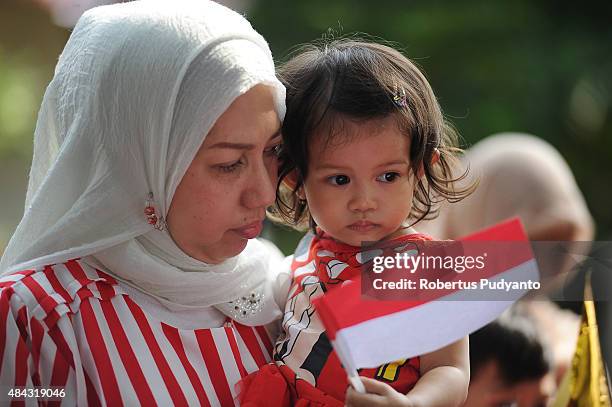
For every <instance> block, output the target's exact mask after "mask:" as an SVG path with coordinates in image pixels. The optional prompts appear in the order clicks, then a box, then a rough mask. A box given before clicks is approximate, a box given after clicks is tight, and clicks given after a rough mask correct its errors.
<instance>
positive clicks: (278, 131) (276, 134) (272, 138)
mask: <svg viewBox="0 0 612 407" xmlns="http://www.w3.org/2000/svg"><path fill="white" fill-rule="evenodd" d="M280 136H281V128H280V127H279V128H278V130H276V131H275V132H274V134H272V135H271V136H270V138H269V139H268V142H270V141H272V140H274V139H275V138H278V137H280Z"/></svg>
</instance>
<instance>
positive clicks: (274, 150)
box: [264, 144, 283, 157]
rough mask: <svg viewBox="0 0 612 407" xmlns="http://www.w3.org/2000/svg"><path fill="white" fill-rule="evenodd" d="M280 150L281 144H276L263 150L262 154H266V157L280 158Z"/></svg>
mask: <svg viewBox="0 0 612 407" xmlns="http://www.w3.org/2000/svg"><path fill="white" fill-rule="evenodd" d="M282 148H283V145H282V144H277V145H275V146H272V147H270V148H267V149H265V150H264V153H266V154H267V155H272V156H275V157H278V156H280V153H281V150H282Z"/></svg>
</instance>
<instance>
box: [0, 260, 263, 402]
mask: <svg viewBox="0 0 612 407" xmlns="http://www.w3.org/2000/svg"><path fill="white" fill-rule="evenodd" d="M271 348H272V344H271V341H270V338H269V336H268V334H267V332H266V331H265V329H264V328H263V327H256V328H252V327H246V326H243V325H239V324H237V323H235V322H227V323H226V324H225V326H223V327H220V328H212V329H196V330H185V329H177V328H175V327H173V326H170V325H168V324H166V323H164V322H163V321H160V320H158V319H156V318H155V316H154V315H150V314H148V313H146V312H145V311H144V310H143V309H142V308H141V307H139V306H138V305H136V303H135V302H134V301H133V300H132V299H131V298H130V297H129V296H127V295H126V294H125V292H124V291H123V290H122V288H121V286H120V283H118V282H117V281H116V280H115V279H113V278H112V277H111V276H109V275H108V274H104V273H102V272H100V271H98V270H95V269H94V268H91V267H90V266H88V265H86V264H85V263H82V262H79V261H78V260H72V261H68V262H66V263H64V264H58V265H54V266H47V267H45V268H44V269H41V270H29V271H24V272H18V273H14V274H11V275H8V276H3V277H2V278H1V279H0V360H1V364H0V388H2V391H3V392H4V390H7V389H8V388H11V387H17V386H25V387H33V386H40V387H41V388H48V387H50V386H58V387H61V388H63V389H65V397H64V398H63V400H62V401H61V405H67V406H70V405H90V406H98V405H110V406H122V405H126V406H134V405H146V406H154V405H161V406H168V405H175V406H186V405H190V406H191V405H204V406H233V405H235V398H236V389H235V384H236V383H237V382H238V381H239V380H240V379H241V378H243V377H245V376H246V375H247V374H248V373H250V372H253V371H255V370H257V368H258V367H259V366H261V365H263V364H265V363H266V362H268V361H270V353H271ZM7 399H8V397H7V396H6V395H5V394H1V395H0V400H1V401H3V402H4V401H5V400H7ZM13 404H14V405H37V401H36V399H25V401H23V400H22V401H17V402H16V401H15V400H14V401H13ZM48 404H50V405H59V404H60V402H49V403H48ZM2 405H4V404H2Z"/></svg>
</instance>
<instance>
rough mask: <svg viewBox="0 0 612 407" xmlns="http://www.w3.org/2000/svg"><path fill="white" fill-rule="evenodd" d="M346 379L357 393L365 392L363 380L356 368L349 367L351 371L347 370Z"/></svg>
mask: <svg viewBox="0 0 612 407" xmlns="http://www.w3.org/2000/svg"><path fill="white" fill-rule="evenodd" d="M348 380H349V383H350V384H351V386H353V388H354V389H355V391H356V392H357V393H361V394H365V393H366V389H365V386H364V385H363V382H362V381H361V379H360V378H359V374H358V373H357V370H355V369H351V371H350V372H348Z"/></svg>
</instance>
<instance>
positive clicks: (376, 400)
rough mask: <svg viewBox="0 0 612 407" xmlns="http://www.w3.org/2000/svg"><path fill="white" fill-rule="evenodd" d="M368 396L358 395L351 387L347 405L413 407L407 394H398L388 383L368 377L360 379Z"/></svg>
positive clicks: (348, 391) (348, 390)
mask: <svg viewBox="0 0 612 407" xmlns="http://www.w3.org/2000/svg"><path fill="white" fill-rule="evenodd" d="M360 379H361V381H362V383H363V385H364V387H365V389H366V392H367V393H366V394H361V393H357V392H356V391H355V389H353V388H352V387H351V386H349V388H348V389H347V391H346V401H345V403H346V405H347V406H349V407H361V406H364V407H365V406H392V407H411V406H412V403H411V402H410V398H409V397H408V396H406V395H405V394H402V393H399V392H397V391H396V390H395V389H394V388H393V387H391V386H389V385H388V384H387V383H383V382H379V381H378V380H374V379H370V378H368V377H360Z"/></svg>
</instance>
